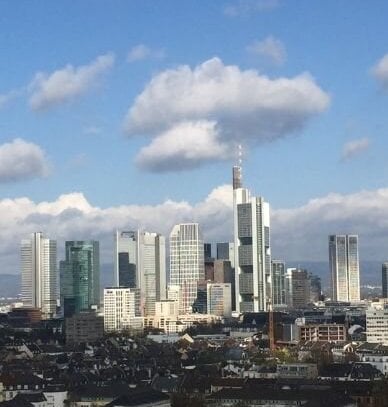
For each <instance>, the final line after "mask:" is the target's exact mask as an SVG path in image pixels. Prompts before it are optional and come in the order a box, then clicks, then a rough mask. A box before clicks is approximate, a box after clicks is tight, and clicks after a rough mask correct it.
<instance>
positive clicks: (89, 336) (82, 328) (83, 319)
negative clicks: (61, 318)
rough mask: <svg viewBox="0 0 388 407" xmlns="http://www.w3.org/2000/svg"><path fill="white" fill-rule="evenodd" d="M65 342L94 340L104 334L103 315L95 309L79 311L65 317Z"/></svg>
mask: <svg viewBox="0 0 388 407" xmlns="http://www.w3.org/2000/svg"><path fill="white" fill-rule="evenodd" d="M65 328H66V343H80V342H94V341H97V340H98V339H100V338H102V337H103V336H104V317H102V316H99V315H97V313H96V312H95V311H81V312H80V313H78V314H75V315H73V316H72V317H70V318H66V322H65Z"/></svg>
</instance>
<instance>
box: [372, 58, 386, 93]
mask: <svg viewBox="0 0 388 407" xmlns="http://www.w3.org/2000/svg"><path fill="white" fill-rule="evenodd" d="M372 74H373V76H374V77H375V78H376V79H377V80H378V82H379V83H380V85H381V86H382V87H383V88H384V89H388V54H385V55H384V56H383V57H382V58H381V59H380V60H379V61H378V62H377V64H376V65H375V66H374V67H373V68H372Z"/></svg>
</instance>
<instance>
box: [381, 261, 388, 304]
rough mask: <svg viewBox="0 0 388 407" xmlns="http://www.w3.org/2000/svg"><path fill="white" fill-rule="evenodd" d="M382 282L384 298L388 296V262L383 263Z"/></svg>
mask: <svg viewBox="0 0 388 407" xmlns="http://www.w3.org/2000/svg"><path fill="white" fill-rule="evenodd" d="M381 282H382V287H383V298H388V262H385V263H383V266H382V269H381Z"/></svg>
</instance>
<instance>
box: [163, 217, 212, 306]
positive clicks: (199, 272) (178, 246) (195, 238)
mask: <svg viewBox="0 0 388 407" xmlns="http://www.w3.org/2000/svg"><path fill="white" fill-rule="evenodd" d="M203 248H204V246H203V240H202V236H201V233H200V230H199V225H198V223H184V224H179V225H175V226H174V227H173V229H172V231H171V234H170V284H172V285H176V286H179V287H180V290H181V312H184V313H190V312H191V311H192V305H193V303H194V301H195V299H196V297H197V282H198V281H200V280H203V279H204V278H205V271H204V250H203Z"/></svg>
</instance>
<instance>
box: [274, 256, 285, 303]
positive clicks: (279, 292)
mask: <svg viewBox="0 0 388 407" xmlns="http://www.w3.org/2000/svg"><path fill="white" fill-rule="evenodd" d="M271 263H272V305H273V306H274V307H284V306H286V265H285V263H284V261H281V260H272V262H271Z"/></svg>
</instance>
